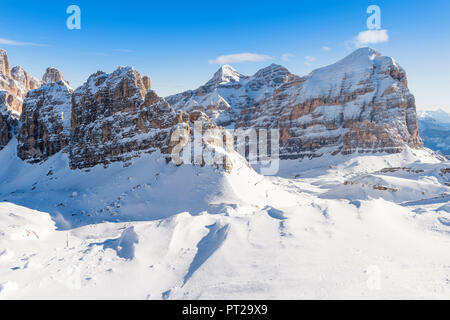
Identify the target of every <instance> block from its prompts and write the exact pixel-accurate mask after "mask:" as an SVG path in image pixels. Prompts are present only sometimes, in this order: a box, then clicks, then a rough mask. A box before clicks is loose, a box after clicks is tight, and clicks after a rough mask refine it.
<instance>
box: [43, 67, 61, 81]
mask: <svg viewBox="0 0 450 320" xmlns="http://www.w3.org/2000/svg"><path fill="white" fill-rule="evenodd" d="M61 80H64V77H63V75H62V73H61V71H59V70H58V69H55V68H53V67H48V68H47V70H45V73H44V75H43V76H42V82H43V83H52V82H58V81H61Z"/></svg>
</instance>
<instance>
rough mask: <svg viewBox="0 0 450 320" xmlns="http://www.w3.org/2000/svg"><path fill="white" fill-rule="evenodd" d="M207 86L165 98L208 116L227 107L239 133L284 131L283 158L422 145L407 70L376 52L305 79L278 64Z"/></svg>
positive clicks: (355, 54)
mask: <svg viewBox="0 0 450 320" xmlns="http://www.w3.org/2000/svg"><path fill="white" fill-rule="evenodd" d="M207 87H208V86H206V87H205V86H204V87H200V88H199V89H197V90H196V91H188V92H185V93H181V94H178V95H175V96H171V97H168V98H167V100H168V101H169V102H171V103H172V104H173V105H174V106H175V107H176V108H177V109H182V110H185V109H189V108H194V107H197V108H199V109H202V110H206V112H208V111H209V112H210V113H213V112H214V111H216V110H217V108H216V109H214V108H212V107H211V105H216V106H217V105H218V103H219V104H220V105H226V106H227V107H228V110H229V111H227V113H226V114H227V124H229V125H231V126H232V127H234V128H278V129H279V130H280V156H281V157H282V158H300V157H304V156H309V157H315V156H320V155H322V154H324V153H332V154H337V153H339V152H340V153H344V154H348V153H353V152H378V151H385V152H399V151H401V150H402V149H403V148H404V147H405V146H410V147H414V148H419V147H422V146H423V143H422V141H421V139H420V137H419V134H418V129H417V116H416V108H415V103H414V96H413V95H412V94H411V93H410V92H409V90H408V87H407V79H406V73H405V71H404V70H403V69H402V68H401V67H400V66H399V65H398V64H397V63H396V61H395V60H394V59H392V58H390V57H384V56H381V55H380V54H379V53H378V52H376V51H375V50H373V49H369V48H363V49H359V50H357V51H355V52H353V53H352V54H351V55H349V56H347V57H346V58H344V59H343V60H341V61H339V62H337V63H335V64H333V65H330V66H327V67H324V68H321V69H317V70H315V71H313V72H312V73H311V74H309V75H308V76H306V77H298V76H295V75H293V74H291V73H289V72H288V71H287V70H286V69H284V68H283V67H280V66H276V65H272V66H270V67H268V68H265V69H263V70H260V71H259V72H257V73H256V74H255V75H254V76H252V77H239V79H237V78H236V79H235V80H234V81H232V82H230V81H228V82H224V83H221V84H219V85H217V86H215V87H213V88H212V89H211V88H209V89H208V88H207ZM211 101H212V102H215V101H220V102H218V103H210V102H211ZM210 110H212V111H210ZM217 118H218V119H219V120H220V119H221V116H219V117H217Z"/></svg>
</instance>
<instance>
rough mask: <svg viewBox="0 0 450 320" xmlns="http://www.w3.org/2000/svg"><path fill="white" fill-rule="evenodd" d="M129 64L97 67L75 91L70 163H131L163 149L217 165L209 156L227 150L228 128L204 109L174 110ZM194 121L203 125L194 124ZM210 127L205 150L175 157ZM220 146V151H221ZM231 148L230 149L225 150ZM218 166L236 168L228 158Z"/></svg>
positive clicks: (75, 166)
mask: <svg viewBox="0 0 450 320" xmlns="http://www.w3.org/2000/svg"><path fill="white" fill-rule="evenodd" d="M145 82H146V81H145V80H144V78H143V77H141V75H140V74H139V73H138V72H137V71H136V70H134V69H133V68H130V67H126V68H123V67H120V68H119V69H117V70H116V71H115V72H113V73H111V74H106V73H104V72H97V73H96V74H94V75H92V76H91V77H89V79H88V81H87V82H86V83H85V84H84V85H83V86H81V87H80V88H78V89H77V90H75V92H74V95H73V108H72V129H71V145H70V166H71V168H73V169H82V168H88V167H92V166H95V165H97V164H103V165H108V164H109V163H111V162H115V161H122V162H126V161H128V160H130V159H131V158H133V157H137V156H139V155H141V154H142V153H152V152H155V151H157V152H160V153H161V154H162V156H163V157H165V158H166V160H167V161H171V160H174V162H175V163H176V164H182V163H194V164H198V165H205V164H210V165H216V163H213V162H212V161H210V157H211V156H212V154H214V155H215V154H216V153H215V151H214V150H216V151H217V153H219V152H222V153H223V152H224V151H222V149H223V150H229V151H230V152H231V151H232V150H231V149H232V148H224V147H223V144H222V145H221V143H220V142H221V141H220V139H221V138H220V137H221V135H220V134H222V133H224V132H225V130H224V129H223V128H220V127H218V126H217V125H216V124H215V123H214V122H212V121H211V120H209V118H208V117H207V116H206V115H205V114H204V113H202V112H201V111H194V112H191V113H190V114H187V113H185V112H183V111H179V112H175V111H174V110H173V109H172V108H171V107H170V105H169V104H168V103H167V102H166V101H165V100H164V99H163V98H160V97H159V96H158V95H157V94H156V93H155V92H154V91H152V90H149V91H147V87H148V85H147V84H146V83H145ZM195 121H199V122H197V124H198V125H199V126H200V127H199V128H197V127H195ZM207 130H209V133H210V135H209V136H208V138H204V139H203V138H202V137H201V138H200V139H203V140H201V141H203V142H204V143H203V144H202V145H201V150H202V151H201V152H200V153H199V154H198V155H197V156H198V158H197V159H194V158H191V157H190V154H191V153H190V151H189V156H187V155H185V156H187V158H186V157H182V158H183V159H181V160H180V161H175V160H176V159H172V154H175V155H178V154H180V156H182V154H183V151H182V149H183V147H184V146H185V145H187V144H190V143H193V141H194V135H195V133H196V132H197V133H199V134H200V135H201V133H202V132H203V131H207ZM216 147H217V148H216ZM175 148H178V150H176V149H175ZM219 148H220V150H219ZM225 153H226V152H225ZM223 159H224V160H223V161H221V162H220V163H218V165H216V166H217V167H223V168H225V170H231V168H232V164H231V160H230V159H229V157H228V158H227V157H226V155H225V156H224V157H223Z"/></svg>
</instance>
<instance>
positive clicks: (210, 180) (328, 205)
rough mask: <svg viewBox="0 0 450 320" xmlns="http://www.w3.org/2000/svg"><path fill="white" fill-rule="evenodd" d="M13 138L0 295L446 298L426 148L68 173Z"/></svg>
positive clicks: (446, 223) (442, 236)
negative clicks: (265, 162) (255, 165)
mask: <svg viewBox="0 0 450 320" xmlns="http://www.w3.org/2000/svg"><path fill="white" fill-rule="evenodd" d="M16 146H17V142H16V141H15V140H13V141H12V142H11V143H10V144H9V145H8V146H7V147H6V148H5V149H3V150H2V151H1V152H0V163H1V164H2V166H0V181H2V183H1V185H0V200H1V201H2V202H0V299H16V298H20V299H69V298H70V299H96V298H102V299H247V298H248V299H306V298H318V299H341V298H342V299H353V298H355V299H379V298H388V299H403V298H413V299H424V298H438V299H448V298H450V254H449V252H450V251H449V249H450V213H449V212H450V210H449V209H448V201H449V196H448V194H449V193H450V188H449V187H448V186H446V185H445V184H446V183H447V184H448V183H449V175H450V174H443V173H442V169H445V168H449V167H450V163H449V162H448V161H446V160H443V159H441V158H439V157H437V156H436V155H434V154H433V153H432V152H431V151H430V150H427V149H424V150H411V149H406V150H405V151H404V152H403V153H401V154H377V155H373V154H371V155H364V154H355V155H352V156H343V155H338V156H335V157H332V156H329V157H321V158H319V159H314V160H303V161H299V160H295V161H294V160H290V161H283V162H282V163H281V168H280V172H279V176H276V177H263V176H261V175H258V174H257V173H256V172H255V171H254V170H253V169H251V168H249V167H247V166H245V165H244V164H243V165H241V166H235V168H234V169H233V170H232V172H231V173H226V172H224V171H223V170H218V169H214V168H210V167H199V166H191V165H182V166H180V167H177V166H175V165H173V164H166V163H165V161H164V160H163V159H162V157H161V156H160V155H158V154H156V153H153V154H152V155H147V156H143V157H141V158H138V159H134V160H132V163H131V165H130V166H126V167H125V166H124V165H123V163H114V164H111V165H110V166H109V167H108V168H104V167H103V166H97V167H94V168H92V169H90V170H69V169H68V163H67V161H68V159H67V155H66V154H64V153H59V154H57V155H55V156H53V157H51V158H49V159H48V160H47V161H46V162H43V163H41V164H34V165H32V164H27V163H25V162H22V161H21V160H19V159H18V158H17V156H16V154H15V150H16ZM386 168H388V170H387V169H386ZM346 181H351V182H352V183H353V184H349V183H347V184H344V183H345V182H346ZM363 185H364V186H363ZM374 185H376V186H384V187H387V188H389V189H388V190H384V191H383V190H376V189H373V188H372V186H374ZM394 189H396V190H397V191H395V192H394V191H392V190H394Z"/></svg>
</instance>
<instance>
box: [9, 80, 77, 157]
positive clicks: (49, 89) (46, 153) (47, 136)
mask: <svg viewBox="0 0 450 320" xmlns="http://www.w3.org/2000/svg"><path fill="white" fill-rule="evenodd" d="M72 92H73V90H72V88H70V87H69V85H68V84H67V83H66V82H65V81H63V80H60V81H58V82H50V83H46V84H44V85H43V86H41V87H39V88H38V89H35V90H32V91H30V92H29V93H28V95H27V98H26V99H25V101H24V104H23V110H22V115H21V117H20V120H21V123H22V125H21V127H20V130H19V134H18V137H17V140H18V147H17V155H18V156H19V157H20V158H21V159H22V160H27V161H30V162H39V161H42V160H45V159H47V158H48V157H50V156H52V155H54V154H55V153H57V152H59V151H61V150H63V149H64V148H65V147H66V146H67V145H68V144H69V141H70V128H71V126H70V121H71V115H72Z"/></svg>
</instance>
